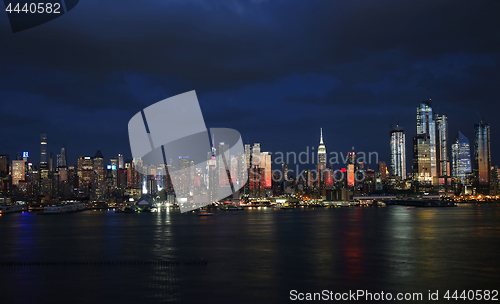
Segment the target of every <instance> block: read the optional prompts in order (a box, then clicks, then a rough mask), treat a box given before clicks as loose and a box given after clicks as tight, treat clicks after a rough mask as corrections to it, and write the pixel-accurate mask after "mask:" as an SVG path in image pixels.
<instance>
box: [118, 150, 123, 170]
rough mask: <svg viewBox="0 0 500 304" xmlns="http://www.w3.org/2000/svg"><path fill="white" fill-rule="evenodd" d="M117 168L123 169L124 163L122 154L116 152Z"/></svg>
mask: <svg viewBox="0 0 500 304" xmlns="http://www.w3.org/2000/svg"><path fill="white" fill-rule="evenodd" d="M118 169H125V163H124V162H123V155H122V154H121V153H118Z"/></svg>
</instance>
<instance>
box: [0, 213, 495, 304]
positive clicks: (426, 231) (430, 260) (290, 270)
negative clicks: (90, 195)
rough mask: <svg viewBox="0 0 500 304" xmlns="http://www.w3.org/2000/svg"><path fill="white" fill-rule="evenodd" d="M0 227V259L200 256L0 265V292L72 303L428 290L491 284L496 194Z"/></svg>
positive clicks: (96, 216) (6, 218) (7, 218)
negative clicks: (474, 199) (423, 202)
mask: <svg viewBox="0 0 500 304" xmlns="http://www.w3.org/2000/svg"><path fill="white" fill-rule="evenodd" d="M0 231H1V232H2V233H1V234H0V240H1V244H2V247H1V250H0V262H7V261H141V260H143V261H161V260H168V261H180V262H184V261H201V259H203V260H206V261H208V265H206V266H199V265H179V266H165V265H162V266H157V265H156V266H154V265H143V266H140V265H138V266H124V265H121V266H120V265H114V266H111V265H108V266H81V265H80V266H39V267H34V266H30V267H7V266H0V267H1V269H0V279H1V281H2V282H6V283H5V284H2V285H1V286H2V287H0V288H1V291H2V294H3V296H4V298H5V299H7V300H11V301H7V302H12V301H14V300H16V301H17V302H25V303H32V302H33V301H34V300H39V301H41V302H43V301H49V300H50V299H52V297H53V296H54V293H53V292H52V291H51V290H53V286H58V289H59V290H60V292H61V293H62V294H64V295H65V301H64V302H68V301H71V302H74V303H84V302H85V303H89V302H95V303H100V302H103V301H104V299H114V302H115V301H124V302H128V301H132V302H141V303H144V302H148V301H150V302H169V301H170V302H198V303H206V302H207V301H208V302H218V303H236V302H239V303H255V302H266V303H267V302H284V301H286V300H287V299H288V296H289V291H290V290H291V289H297V290H300V291H305V292H320V291H321V290H323V289H329V290H333V291H336V292H345V291H347V290H349V289H353V288H354V289H368V290H373V291H374V292H377V291H381V290H384V291H392V292H424V293H426V292H427V290H429V289H433V290H435V289H443V290H445V289H459V288H463V289H473V288H474V289H485V288H488V287H490V288H491V287H496V288H498V285H499V283H500V278H499V275H498V273H500V266H499V265H500V264H499V260H498V252H499V251H498V250H499V239H500V206H499V205H498V204H481V205H480V206H479V205H473V204H467V205H459V207H457V208H428V209H426V208H416V209H406V208H405V207H402V206H388V207H386V208H367V207H365V208H339V209H321V208H298V209H296V210H273V209H271V208H261V209H249V210H244V211H233V212H222V211H220V212H216V215H214V216H209V217H199V216H197V215H196V214H195V213H187V214H180V213H179V211H178V209H177V210H175V209H173V210H169V211H168V212H159V213H142V214H116V213H114V212H112V211H100V212H91V211H85V212H81V213H74V214H69V215H61V216H39V215H35V214H31V213H24V214H20V213H19V214H5V215H3V216H2V218H0ZM82 290H86V291H89V290H90V291H91V292H82ZM207 299H210V300H207ZM51 302H54V301H51ZM56 302H57V301H56Z"/></svg>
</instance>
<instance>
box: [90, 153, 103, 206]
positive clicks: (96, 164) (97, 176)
mask: <svg viewBox="0 0 500 304" xmlns="http://www.w3.org/2000/svg"><path fill="white" fill-rule="evenodd" d="M92 163H93V169H94V176H93V181H94V182H93V184H94V185H93V189H95V192H94V193H95V198H96V199H102V198H103V197H104V189H105V188H106V173H107V172H106V164H105V161H104V157H103V156H102V153H101V150H100V149H97V152H96V153H95V156H94V158H93V160H92Z"/></svg>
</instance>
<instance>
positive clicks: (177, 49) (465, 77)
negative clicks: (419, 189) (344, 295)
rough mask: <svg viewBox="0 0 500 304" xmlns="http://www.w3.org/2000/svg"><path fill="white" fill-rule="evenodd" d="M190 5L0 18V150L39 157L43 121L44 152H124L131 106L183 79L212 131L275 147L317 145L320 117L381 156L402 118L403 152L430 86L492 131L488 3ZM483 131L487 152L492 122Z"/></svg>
mask: <svg viewBox="0 0 500 304" xmlns="http://www.w3.org/2000/svg"><path fill="white" fill-rule="evenodd" d="M201 2H203V1H201V0H200V1H198V0H195V1H187V2H186V1H185V2H172V3H170V2H169V3H168V4H160V3H155V2H152V3H148V5H145V6H143V7H141V8H140V12H141V13H144V14H145V15H148V16H149V18H147V19H144V18H143V19H140V20H137V22H138V23H137V24H135V25H134V26H132V25H131V24H129V23H128V22H125V21H124V20H130V18H132V16H134V15H135V14H137V13H139V12H138V11H137V8H133V7H132V6H130V5H123V7H122V9H123V10H122V11H120V12H119V13H118V12H117V15H116V16H115V17H116V18H112V19H111V20H108V18H109V16H108V15H107V14H104V13H102V12H100V7H101V6H102V4H101V3H98V2H95V1H87V2H86V4H85V6H81V5H79V6H78V7H77V8H75V10H72V12H71V14H70V15H68V16H69V17H68V18H66V17H64V18H58V19H57V20H54V21H53V22H50V23H47V24H44V25H41V26H39V27H36V28H33V29H30V30H29V31H24V32H21V33H18V34H12V33H11V30H10V26H9V24H8V21H7V17H6V16H4V17H3V18H1V19H0V33H1V35H2V37H4V48H3V49H2V54H3V56H2V58H3V59H4V64H3V65H2V69H1V70H0V79H1V81H0V100H2V111H1V112H0V120H1V121H2V130H1V132H2V134H3V135H5V136H4V138H5V140H4V141H3V142H2V150H3V151H2V153H8V154H10V155H15V153H17V152H22V151H34V152H36V154H38V149H39V148H38V144H37V142H38V140H39V136H40V133H46V134H48V135H49V141H48V144H49V147H48V148H49V150H50V151H52V152H53V153H58V152H57V151H59V150H60V149H61V147H62V145H64V144H65V143H67V148H68V158H69V159H70V160H72V161H74V160H75V159H76V158H77V157H78V155H79V154H82V155H92V154H93V153H95V150H96V148H100V149H101V151H102V152H103V154H104V155H105V156H106V155H114V154H116V153H117V152H120V153H122V154H123V155H124V156H125V157H126V158H129V157H130V152H129V147H128V138H127V135H128V134H127V126H126V122H127V121H128V120H129V119H130V117H132V116H133V115H134V114H135V113H137V112H138V111H140V110H141V109H143V108H144V107H146V106H148V105H151V104H153V103H155V102H157V101H159V100H163V99H165V98H167V97H170V96H174V95H177V94H179V93H183V92H186V91H190V90H193V89H194V90H196V91H197V94H198V97H199V101H200V106H201V108H202V111H203V114H204V117H205V123H206V125H207V127H209V128H212V127H227V128H233V129H235V130H238V131H239V132H240V133H241V134H242V138H243V141H244V142H247V143H253V142H261V143H262V144H263V145H265V146H266V147H268V149H267V150H268V151H271V152H273V151H300V150H301V149H302V148H303V147H306V146H315V145H316V144H317V130H318V129H319V128H323V132H324V141H325V142H326V143H328V144H329V146H327V148H328V149H329V150H330V151H349V150H350V149H351V147H352V146H355V148H356V149H357V150H359V151H379V153H380V159H384V160H385V161H386V162H388V160H389V157H390V150H389V149H388V144H387V142H386V141H385V139H384V135H383V134H387V132H389V131H390V129H391V127H390V126H391V124H392V126H395V125H396V123H397V122H398V121H400V124H399V125H400V127H402V128H404V129H405V132H406V134H407V140H406V144H407V146H406V150H407V151H411V139H412V136H413V133H414V111H415V103H416V102H420V101H423V100H426V99H428V98H429V96H432V100H433V106H434V109H435V111H437V112H438V113H440V114H444V115H446V116H447V117H448V129H449V134H456V132H458V131H461V132H462V133H463V134H464V135H465V136H466V137H467V138H469V139H473V138H474V131H473V125H474V124H476V123H477V122H479V121H480V120H481V119H482V120H483V121H484V122H489V123H490V124H491V128H492V130H495V129H499V126H498V125H496V123H495V121H494V118H495V116H494V115H495V114H494V113H495V112H498V110H500V105H499V104H498V102H497V101H498V100H499V99H500V92H498V90H496V84H497V83H498V82H499V80H500V78H499V77H500V75H499V74H498V70H499V64H500V56H499V54H500V52H499V51H500V47H499V46H498V45H497V44H496V43H494V41H495V39H491V37H496V35H497V33H498V29H499V28H500V21H499V20H498V18H497V14H496V12H497V11H498V10H497V8H498V5H497V4H496V3H495V4H493V3H491V2H487V1H486V2H481V3H474V4H472V3H470V4H469V3H461V4H457V3H451V2H447V1H427V2H426V1H424V2H420V3H418V5H417V4H398V5H394V3H392V2H390V1H377V2H376V3H373V2H371V1H368V2H361V3H359V4H358V5H352V4H349V3H335V2H332V3H330V2H324V1H323V2H317V1H307V2H306V3H305V2H303V1H287V2H286V3H284V2H274V1H250V2H248V3H247V2H245V3H243V2H241V1H220V2H218V4H209V3H205V4H204V5H200V3H201ZM125 3H126V2H125ZM235 3H237V6H235ZM105 5H106V6H107V7H109V8H110V9H113V8H112V4H105ZM236 7H238V9H237V8H236ZM96 11H99V12H98V13H97V14H96V13H95V12H96ZM188 12H189V13H188ZM283 12H287V13H286V14H283ZM317 12H323V13H321V14H319V15H318V14H317ZM294 15H300V16H302V18H300V19H298V20H297V19H296V18H292V17H291V16H294ZM180 16H184V17H182V18H181V19H179V18H180ZM375 16H376V17H375ZM423 16H425V18H426V22H423V23H422V22H421V21H422V20H423V19H422V18H423ZM87 20H93V21H92V22H87ZM232 20H238V21H237V22H236V23H233V22H232ZM379 20H386V21H385V22H379ZM172 23H173V24H177V25H179V27H178V28H177V27H172ZM61 24H64V26H60V25H61ZM318 24H321V26H320V27H318ZM63 29H64V30H63ZM115 29H123V30H124V31H125V32H127V33H135V34H134V35H116V32H115ZM139 29H141V30H139ZM139 32H141V33H144V32H147V33H148V35H147V36H142V35H140V34H139ZM227 37H234V39H231V40H230V41H227ZM103 41H106V43H102V42H103ZM88 46H93V47H88ZM243 50H244V51H243ZM59 54H72V56H67V57H66V56H62V57H61V56H60V55H59ZM137 54H141V56H137ZM174 58H175V59H174ZM305 126H307V127H305ZM491 136H492V138H491V143H492V147H491V150H492V155H491V157H492V160H493V161H495V160H497V159H500V134H499V132H492V135H491ZM32 153H33V152H32ZM36 157H38V155H36ZM408 159H409V158H408ZM35 161H39V160H38V159H36V160H35ZM410 167H411V163H407V168H410Z"/></svg>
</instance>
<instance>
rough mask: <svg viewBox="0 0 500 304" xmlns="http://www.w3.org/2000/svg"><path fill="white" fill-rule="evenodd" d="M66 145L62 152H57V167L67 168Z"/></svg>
mask: <svg viewBox="0 0 500 304" xmlns="http://www.w3.org/2000/svg"><path fill="white" fill-rule="evenodd" d="M66 159H67V156H66V147H65V146H62V148H61V154H57V168H66V167H67V166H68V164H67V161H66Z"/></svg>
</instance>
